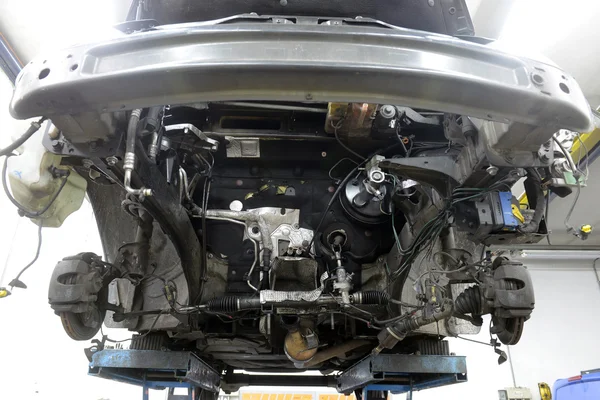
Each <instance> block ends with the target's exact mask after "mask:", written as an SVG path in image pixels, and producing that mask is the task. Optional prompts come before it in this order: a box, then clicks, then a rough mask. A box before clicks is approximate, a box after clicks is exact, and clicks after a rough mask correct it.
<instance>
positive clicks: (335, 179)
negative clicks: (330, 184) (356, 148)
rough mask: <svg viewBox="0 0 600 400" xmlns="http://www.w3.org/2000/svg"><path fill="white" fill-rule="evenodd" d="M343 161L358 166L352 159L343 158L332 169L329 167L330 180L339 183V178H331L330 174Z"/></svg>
mask: <svg viewBox="0 0 600 400" xmlns="http://www.w3.org/2000/svg"><path fill="white" fill-rule="evenodd" d="M343 161H350V162H351V163H354V165H356V164H358V163H357V162H356V161H354V160H353V159H351V158H350V157H344V158H342V159H340V160H339V161H338V162H336V163H335V164H334V165H333V167H331V168H330V169H329V178H331V180H333V181H339V178H334V177H333V176H331V173H332V172H333V170H334V169H335V168H336V167H337V166H338V165H340V164H341V163H342V162H343Z"/></svg>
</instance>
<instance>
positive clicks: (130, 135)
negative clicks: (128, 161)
mask: <svg viewBox="0 0 600 400" xmlns="http://www.w3.org/2000/svg"><path fill="white" fill-rule="evenodd" d="M141 114H142V109H141V108H136V109H135V110H132V111H131V116H130V117H129V123H128V124H127V139H126V142H125V152H126V153H132V154H133V153H135V137H136V133H137V127H138V123H139V122H140V115H141Z"/></svg>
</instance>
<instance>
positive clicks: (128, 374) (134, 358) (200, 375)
mask: <svg viewBox="0 0 600 400" xmlns="http://www.w3.org/2000/svg"><path fill="white" fill-rule="evenodd" d="M88 374H89V375H92V376H97V377H101V378H106V379H111V380H115V381H119V382H124V383H131V384H134V385H139V386H142V387H146V386H148V385H147V383H148V382H153V388H156V389H159V388H166V387H172V386H173V384H174V383H178V382H182V381H184V382H187V383H189V384H190V385H192V386H196V387H200V388H202V389H205V390H208V391H211V392H218V391H219V385H220V380H221V378H220V375H219V374H218V373H217V372H216V371H215V370H214V369H212V368H211V367H209V366H208V365H207V364H206V363H205V362H204V361H202V360H201V359H200V358H198V356H196V355H195V354H193V353H192V352H189V351H156V350H101V351H98V352H96V353H94V354H93V356H92V362H91V363H90V368H89V371H88Z"/></svg>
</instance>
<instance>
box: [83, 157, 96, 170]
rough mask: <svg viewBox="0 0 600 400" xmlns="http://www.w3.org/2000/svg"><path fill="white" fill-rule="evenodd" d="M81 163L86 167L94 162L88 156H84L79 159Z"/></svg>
mask: <svg viewBox="0 0 600 400" xmlns="http://www.w3.org/2000/svg"><path fill="white" fill-rule="evenodd" d="M81 165H83V166H84V167H86V168H92V166H93V165H94V162H93V161H92V160H90V159H88V158H85V159H83V160H82V161H81Z"/></svg>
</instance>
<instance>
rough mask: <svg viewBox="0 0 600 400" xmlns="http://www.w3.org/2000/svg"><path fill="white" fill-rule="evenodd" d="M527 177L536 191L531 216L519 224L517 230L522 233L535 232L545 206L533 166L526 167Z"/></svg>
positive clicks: (540, 181)
mask: <svg viewBox="0 0 600 400" xmlns="http://www.w3.org/2000/svg"><path fill="white" fill-rule="evenodd" d="M526 171H527V175H528V177H527V179H531V180H532V181H533V183H534V185H533V187H534V188H535V191H536V195H537V196H536V197H537V199H536V202H535V210H534V213H533V218H532V219H531V221H529V222H528V223H526V224H524V225H521V226H520V227H519V231H520V232H522V233H535V232H537V231H538V229H539V227H540V222H541V221H542V217H543V216H544V209H545V208H546V199H545V197H544V191H543V190H542V180H541V178H540V175H539V174H538V173H537V171H536V170H535V168H527V169H526Z"/></svg>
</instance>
